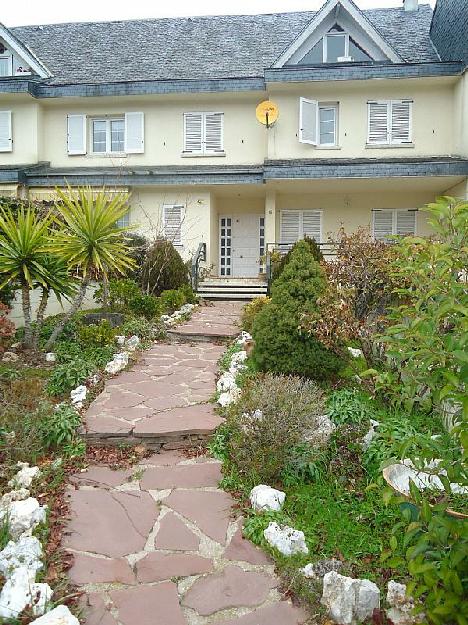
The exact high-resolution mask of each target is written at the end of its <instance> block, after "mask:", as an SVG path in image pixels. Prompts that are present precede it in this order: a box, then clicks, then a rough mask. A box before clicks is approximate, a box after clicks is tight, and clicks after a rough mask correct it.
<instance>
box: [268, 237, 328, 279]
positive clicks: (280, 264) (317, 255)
mask: <svg viewBox="0 0 468 625" xmlns="http://www.w3.org/2000/svg"><path fill="white" fill-rule="evenodd" d="M302 241H305V242H306V243H307V245H308V246H309V250H310V252H311V254H312V256H313V257H314V259H315V260H316V261H317V262H318V263H321V262H322V261H323V254H322V250H321V249H320V246H319V245H318V243H317V242H316V240H315V239H312V238H311V237H304V238H303V239H301V241H298V242H297V243H295V244H294V245H293V246H292V248H291V249H290V250H289V252H288V253H287V254H284V255H283V256H281V258H280V259H279V260H278V261H277V262H275V263H273V280H276V279H277V278H279V277H280V275H281V274H282V273H283V271H284V268H285V267H286V265H287V264H288V263H289V261H290V259H291V255H292V253H293V251H294V248H295V247H296V246H297V245H298V244H299V243H301V242H302Z"/></svg>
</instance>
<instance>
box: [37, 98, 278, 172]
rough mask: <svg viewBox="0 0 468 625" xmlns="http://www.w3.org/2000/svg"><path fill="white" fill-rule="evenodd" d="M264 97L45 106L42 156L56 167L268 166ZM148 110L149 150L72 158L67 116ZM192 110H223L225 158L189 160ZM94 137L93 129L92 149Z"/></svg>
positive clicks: (106, 100)
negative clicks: (187, 117) (260, 107)
mask: <svg viewBox="0 0 468 625" xmlns="http://www.w3.org/2000/svg"><path fill="white" fill-rule="evenodd" d="M262 99H264V98H263V97H262V96H259V95H258V94H249V95H246V94H245V93H241V94H238V95H232V96H231V95H223V96H222V97H220V96H219V95H217V94H213V95H212V96H211V97H210V98H207V97H204V96H197V95H192V96H186V97H185V98H184V99H181V98H176V99H172V100H171V99H169V98H168V97H167V96H160V97H158V96H153V97H147V98H145V99H141V98H140V99H134V98H128V97H124V98H120V99H119V98H112V99H109V98H100V99H95V98H93V99H90V98H82V100H81V101H78V100H74V101H72V102H67V101H66V100H63V101H61V102H60V103H57V102H54V103H50V102H47V103H45V104H44V118H43V131H44V137H45V141H44V142H43V143H42V147H41V152H40V158H41V160H45V161H50V162H51V165H52V166H53V167H64V166H66V167H83V166H84V165H86V166H92V167H99V166H116V167H119V166H120V167H128V166H138V165H145V164H146V165H174V164H178V165H184V166H185V165H211V164H216V165H226V164H232V163H236V164H253V163H262V162H263V159H264V157H265V153H266V141H267V135H266V132H265V129H264V128H263V127H262V126H261V125H260V124H259V123H258V122H257V121H256V118H255V107H256V105H257V103H258V102H259V101H260V100H262ZM131 111H142V112H143V113H144V114H145V152H144V154H129V155H127V156H125V157H119V158H114V157H102V156H93V155H91V154H89V153H88V154H87V155H86V156H68V154H67V115H68V114H73V113H75V114H86V115H88V116H90V117H92V116H103V115H104V116H105V115H120V114H123V113H125V112H131ZM189 111H220V112H223V113H224V149H225V154H226V155H225V156H219V157H217V156H215V157H183V156H182V150H183V147H184V146H183V137H184V130H183V114H184V112H189ZM89 144H90V133H89V125H88V149H89Z"/></svg>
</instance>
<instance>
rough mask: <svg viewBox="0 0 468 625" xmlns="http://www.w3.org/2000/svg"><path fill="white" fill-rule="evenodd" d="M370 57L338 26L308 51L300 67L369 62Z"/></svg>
mask: <svg viewBox="0 0 468 625" xmlns="http://www.w3.org/2000/svg"><path fill="white" fill-rule="evenodd" d="M371 60H372V59H371V57H370V56H369V55H368V54H367V53H366V52H365V51H364V50H363V49H362V48H361V47H359V46H358V45H357V44H356V42H355V41H353V39H352V38H351V37H350V36H349V34H348V33H346V32H344V31H343V30H342V29H341V28H340V27H339V26H335V27H334V28H332V29H331V30H330V31H329V32H328V33H327V34H326V35H324V36H323V37H322V38H321V39H319V41H318V42H317V43H316V44H315V45H314V46H313V47H312V48H311V49H310V50H309V52H308V53H307V54H306V55H305V56H304V58H303V59H302V60H301V61H300V64H301V65H307V64H310V65H316V64H320V63H340V62H343V61H371Z"/></svg>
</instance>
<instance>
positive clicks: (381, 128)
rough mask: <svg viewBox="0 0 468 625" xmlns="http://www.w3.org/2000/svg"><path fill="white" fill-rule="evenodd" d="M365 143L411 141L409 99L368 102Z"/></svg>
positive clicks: (399, 143)
mask: <svg viewBox="0 0 468 625" xmlns="http://www.w3.org/2000/svg"><path fill="white" fill-rule="evenodd" d="M367 106H368V137H367V143H368V144H371V145H372V144H373V145H401V144H405V143H411V131H412V129H411V124H412V120H411V115H412V101H411V100H381V101H372V102H368V104H367Z"/></svg>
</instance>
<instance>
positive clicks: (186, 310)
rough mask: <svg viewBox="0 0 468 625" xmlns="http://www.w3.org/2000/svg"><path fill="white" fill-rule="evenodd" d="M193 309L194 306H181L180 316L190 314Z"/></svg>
mask: <svg viewBox="0 0 468 625" xmlns="http://www.w3.org/2000/svg"><path fill="white" fill-rule="evenodd" d="M194 308H195V304H184V305H183V306H181V308H180V310H179V312H180V313H181V314H182V315H187V314H188V313H191V312H192V310H193V309H194Z"/></svg>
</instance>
